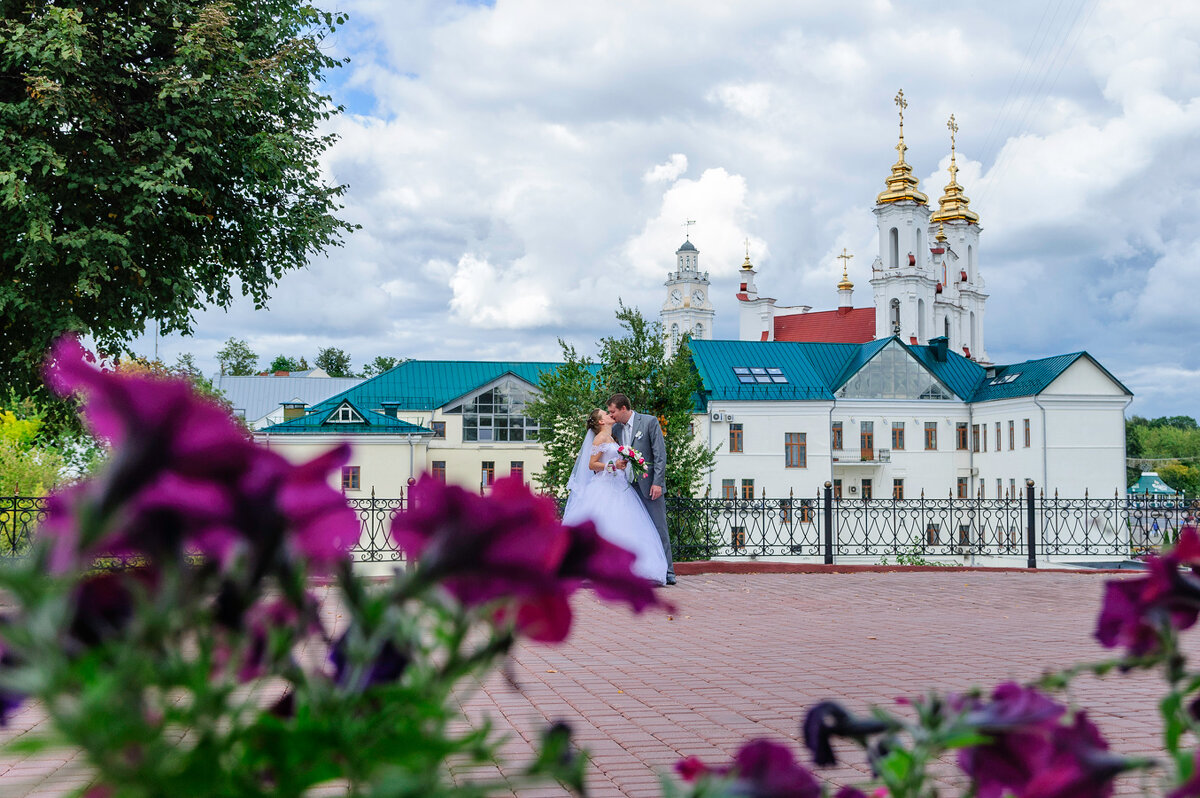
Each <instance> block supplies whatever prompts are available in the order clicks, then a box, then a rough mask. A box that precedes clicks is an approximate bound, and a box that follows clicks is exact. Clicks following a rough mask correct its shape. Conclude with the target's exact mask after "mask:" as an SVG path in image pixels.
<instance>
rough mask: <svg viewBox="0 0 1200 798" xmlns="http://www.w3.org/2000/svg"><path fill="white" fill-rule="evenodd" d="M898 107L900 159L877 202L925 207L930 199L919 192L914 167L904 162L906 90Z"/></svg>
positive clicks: (894, 165) (902, 93) (893, 167)
mask: <svg viewBox="0 0 1200 798" xmlns="http://www.w3.org/2000/svg"><path fill="white" fill-rule="evenodd" d="M896 105H897V106H899V107H900V143H899V144H897V145H896V151H897V152H898V153H900V157H899V158H898V159H896V163H894V164H892V173H891V174H890V175H888V177H887V179H886V180H884V182H885V183H886V184H887V188H885V189H884V190H883V191H881V192H879V196H877V197H876V198H875V202H876V203H878V204H880V205H882V204H883V203H885V202H900V201H901V200H911V201H912V202H916V203H918V204H920V205H924V204H925V203H926V202H928V200H929V197H927V196H925V195H924V194H922V193H921V192H920V191H918V190H917V186H918V185H920V183H921V181H920V180H918V179H917V177H916V175H914V174H913V172H912V167H911V166H909V165H908V164H907V163H906V162H905V160H904V153H905V151H906V150H907V149H908V147H906V146H905V145H904V109H905V108H907V107H908V101H907V100H905V99H904V89H901V90H900V91H899V93H897V94H896Z"/></svg>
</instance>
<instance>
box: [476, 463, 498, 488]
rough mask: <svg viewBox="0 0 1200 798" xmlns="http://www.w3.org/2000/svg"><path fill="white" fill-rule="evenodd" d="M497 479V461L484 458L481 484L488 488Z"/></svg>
mask: <svg viewBox="0 0 1200 798" xmlns="http://www.w3.org/2000/svg"><path fill="white" fill-rule="evenodd" d="M495 481H496V463H495V461H494V460H484V461H483V468H482V469H481V471H480V479H479V484H480V485H482V486H483V487H485V488H487V487H490V486H491V485H492V483H494V482H495Z"/></svg>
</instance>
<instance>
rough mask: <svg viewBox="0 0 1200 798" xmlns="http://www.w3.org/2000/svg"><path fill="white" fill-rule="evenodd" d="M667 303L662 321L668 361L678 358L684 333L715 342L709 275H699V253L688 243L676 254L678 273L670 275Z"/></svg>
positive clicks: (676, 271) (706, 273)
mask: <svg viewBox="0 0 1200 798" xmlns="http://www.w3.org/2000/svg"><path fill="white" fill-rule="evenodd" d="M665 285H666V287H667V301H666V302H664V303H663V306H662V311H661V313H660V314H659V317H660V318H661V319H662V326H663V333H664V334H665V335H666V352H667V357H671V356H672V355H674V354H675V351H676V350H677V349H678V348H679V341H680V339H681V338H683V336H684V334H685V333H690V334H691V336H692V338H701V339H704V340H712V335H713V333H712V331H713V316H714V314H715V311H714V309H713V306H712V302H710V301H709V298H708V272H702V271H700V250H698V249H696V246H695V244H693V243H692V242H691V240H690V239H689V240H685V241H684V242H683V244H682V245H681V246H680V247H679V249H677V250H675V271H673V272H671V273H669V274H668V275H667V282H666V283H665Z"/></svg>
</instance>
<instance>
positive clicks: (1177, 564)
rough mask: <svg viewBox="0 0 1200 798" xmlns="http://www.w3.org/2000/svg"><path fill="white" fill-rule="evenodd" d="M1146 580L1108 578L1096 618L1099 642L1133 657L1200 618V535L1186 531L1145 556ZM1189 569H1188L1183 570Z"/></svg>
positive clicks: (1151, 651)
mask: <svg viewBox="0 0 1200 798" xmlns="http://www.w3.org/2000/svg"><path fill="white" fill-rule="evenodd" d="M1146 563H1147V566H1148V568H1149V573H1148V575H1147V576H1144V577H1139V578H1137V579H1124V580H1110V581H1109V582H1107V583H1106V584H1105V586H1104V603H1103V606H1102V607H1101V609H1100V615H1099V617H1098V618H1097V619H1096V639H1097V640H1098V641H1100V644H1101V645H1103V646H1106V647H1108V648H1115V647H1118V646H1120V647H1123V648H1124V649H1125V650H1126V652H1127V653H1128V654H1129V655H1130V656H1135V657H1140V656H1145V655H1148V654H1154V653H1157V652H1158V651H1159V650H1160V649H1161V647H1162V639H1161V638H1162V633H1163V632H1164V631H1165V630H1166V629H1168V628H1171V629H1177V630H1183V629H1187V628H1189V627H1191V626H1192V625H1194V624H1195V623H1196V618H1197V616H1198V615H1200V536H1198V535H1197V532H1196V528H1195V527H1184V528H1183V530H1182V531H1181V532H1180V535H1179V542H1178V543H1177V544H1176V545H1175V547H1174V548H1173V549H1172V550H1170V551H1168V552H1167V553H1165V554H1164V555H1163V556H1161V557H1157V556H1153V555H1151V556H1149V557H1147V558H1146ZM1182 568H1187V569H1188V570H1186V571H1185V570H1181V569H1182Z"/></svg>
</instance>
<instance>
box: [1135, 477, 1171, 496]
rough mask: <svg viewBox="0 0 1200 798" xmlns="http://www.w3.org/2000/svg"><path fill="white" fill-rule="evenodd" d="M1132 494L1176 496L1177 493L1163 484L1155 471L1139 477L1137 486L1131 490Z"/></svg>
mask: <svg viewBox="0 0 1200 798" xmlns="http://www.w3.org/2000/svg"><path fill="white" fill-rule="evenodd" d="M1129 492H1130V493H1148V494H1150V495H1151V496H1154V495H1158V496H1174V495H1175V494H1176V493H1177V491H1176V490H1174V489H1173V488H1172V487H1171V486H1170V485H1168V484H1167V483H1165V482H1163V481H1162V479H1161V478H1160V477H1159V476H1158V474H1157V473H1155V472H1154V471H1143V472H1142V475H1141V476H1140V477H1138V481H1137V484H1136V485H1134V486H1133V487H1132V488H1130V489H1129Z"/></svg>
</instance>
